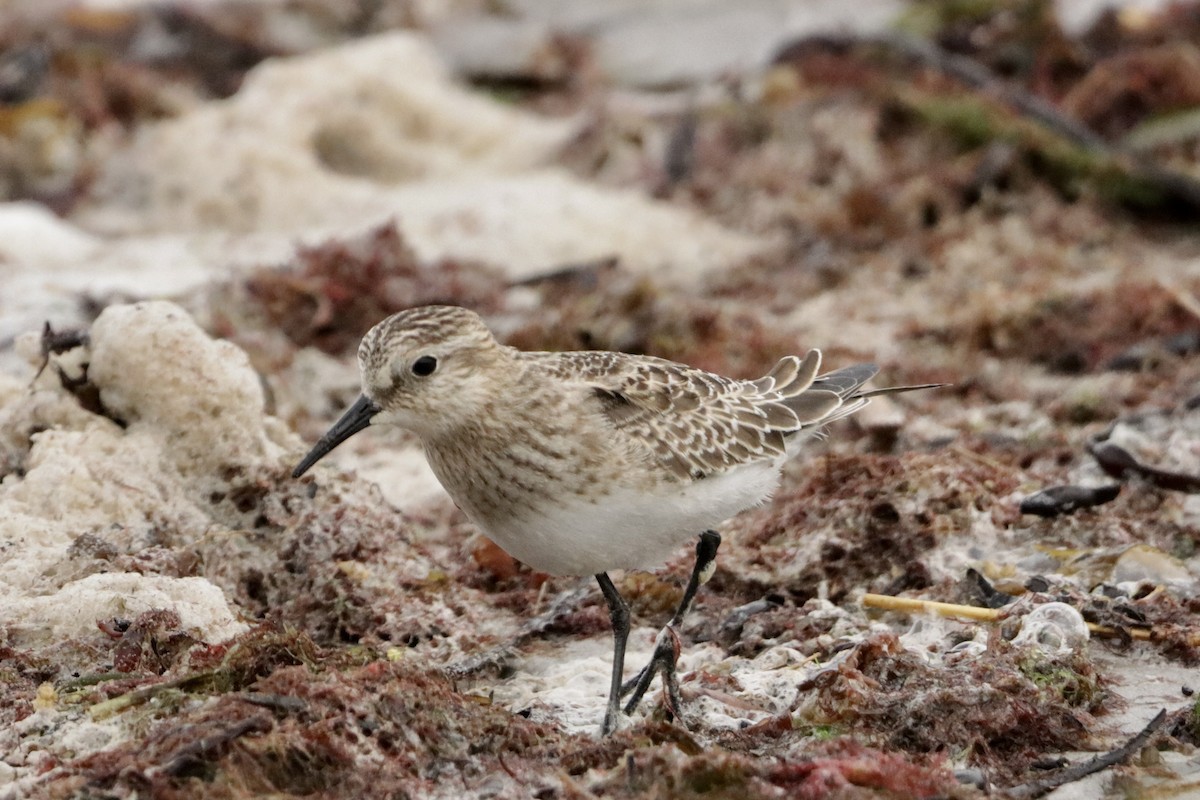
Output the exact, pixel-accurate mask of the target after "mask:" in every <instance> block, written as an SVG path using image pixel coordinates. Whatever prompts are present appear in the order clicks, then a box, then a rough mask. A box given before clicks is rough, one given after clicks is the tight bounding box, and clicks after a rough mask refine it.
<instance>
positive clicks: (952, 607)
mask: <svg viewBox="0 0 1200 800" xmlns="http://www.w3.org/2000/svg"><path fill="white" fill-rule="evenodd" d="M862 604H863V605H864V606H867V607H868V608H882V609H886V610H888V611H923V612H926V613H930V614H937V615H938V616H942V617H959V618H962V619H973V620H978V621H980V622H997V621H999V620H1000V618H1001V617H1003V616H1004V609H997V608H980V607H979V606H963V605H959V604H957V603H939V602H937V601H936V600H916V599H914V598H911V597H892V596H891V595H886V594H870V593H867V594H864V595H863V596H862ZM1087 626H1088V630H1089V631H1090V632H1091V634H1092V635H1093V636H1101V637H1104V638H1114V637H1119V636H1123V635H1125V634H1126V633H1128V634H1129V636H1130V638H1133V639H1141V640H1143V641H1149V640H1150V639H1153V638H1154V631H1152V630H1147V629H1145V628H1128V629H1125V630H1124V631H1122V630H1118V629H1116V628H1110V627H1108V626H1107V625H1097V624H1096V623H1094V622H1089V623H1087Z"/></svg>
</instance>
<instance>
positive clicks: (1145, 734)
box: [1000, 708, 1167, 800]
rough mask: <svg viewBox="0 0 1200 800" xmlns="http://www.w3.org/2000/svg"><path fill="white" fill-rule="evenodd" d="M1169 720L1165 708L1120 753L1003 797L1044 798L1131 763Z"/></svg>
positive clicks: (1007, 791) (1023, 786)
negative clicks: (1134, 756) (1110, 768)
mask: <svg viewBox="0 0 1200 800" xmlns="http://www.w3.org/2000/svg"><path fill="white" fill-rule="evenodd" d="M1166 719H1167V710H1166V709H1165V708H1164V709H1163V710H1162V711H1159V712H1158V714H1156V715H1155V717H1154V719H1152V720H1150V722H1149V724H1147V725H1146V727H1144V728H1142V730H1141V732H1140V733H1138V735H1137V736H1134V737H1133V738H1132V739H1130V740H1129V741H1128V742H1126V743H1125V744H1123V745H1121V746H1120V747H1118V748H1117V749H1116V750H1110V751H1109V752H1107V753H1103V754H1102V755H1098V756H1096V757H1095V758H1093V759H1091V760H1090V761H1085V762H1083V763H1082V764H1076V765H1075V766H1073V767H1068V768H1067V769H1064V770H1062V771H1061V772H1056V773H1054V774H1053V775H1047V776H1046V777H1045V778H1040V779H1038V780H1036V781H1030V782H1029V783H1022V784H1020V785H1019V786H1014V787H1012V788H1011V789H1005V790H1004V791H1003V792H1001V793H1000V796H1001V797H1004V798H1006V800H1029V798H1034V797H1041V796H1042V795H1044V794H1046V793H1048V792H1050V791H1053V790H1054V789H1057V788H1058V787H1060V786H1064V785H1066V784H1068V783H1073V782H1075V781H1078V780H1083V779H1084V778H1086V777H1087V776H1088V775H1091V774H1093V773H1096V772H1100V771H1101V770H1105V769H1108V768H1109V767H1111V766H1113V765H1115V764H1120V763H1122V762H1124V761H1128V760H1129V758H1130V757H1131V756H1133V755H1134V754H1135V753H1137V752H1138V751H1139V750H1141V749H1142V747H1143V746H1145V744H1146V742H1147V741H1149V740H1150V737H1151V736H1153V735H1154V734H1155V733H1157V732H1158V729H1159V728H1161V727H1162V725H1163V722H1164V721H1166Z"/></svg>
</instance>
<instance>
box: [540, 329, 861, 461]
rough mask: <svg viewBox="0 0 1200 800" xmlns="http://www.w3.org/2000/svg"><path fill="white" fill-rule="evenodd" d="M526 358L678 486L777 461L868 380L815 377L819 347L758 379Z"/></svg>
mask: <svg viewBox="0 0 1200 800" xmlns="http://www.w3.org/2000/svg"><path fill="white" fill-rule="evenodd" d="M523 355H524V356H526V357H528V358H530V359H535V360H537V361H539V362H540V364H541V366H543V367H545V368H546V369H549V370H550V371H552V372H554V373H555V374H556V376H557V377H558V378H560V379H563V380H568V381H572V382H575V383H578V384H580V385H581V386H582V387H583V388H585V389H587V390H588V394H589V395H590V397H589V401H590V402H595V403H597V404H598V406H599V409H600V411H601V413H603V414H604V416H605V417H606V418H607V419H608V420H609V422H611V423H612V424H613V425H614V426H615V427H616V428H617V429H618V430H620V431H621V432H623V433H626V434H628V435H629V436H631V437H632V438H633V439H634V440H636V441H638V442H640V443H641V444H642V446H644V447H645V448H646V450H647V451H648V453H649V454H650V456H651V457H652V458H653V459H654V460H656V461H657V462H658V463H660V464H662V465H663V466H665V467H667V468H668V470H669V471H670V472H671V473H672V474H674V475H675V476H676V477H677V478H679V479H682V480H688V479H693V480H694V479H699V478H703V477H705V476H708V475H711V474H713V473H715V472H720V471H722V470H726V469H730V468H733V467H736V466H738V465H740V464H747V463H751V462H754V461H763V460H775V459H777V458H780V457H782V456H784V455H785V453H786V446H787V439H788V437H789V436H790V435H791V434H793V433H795V432H796V431H798V430H800V429H802V428H805V427H809V426H812V425H817V424H822V423H823V422H824V421H826V420H828V419H829V418H830V417H831V416H841V415H842V414H840V413H839V412H840V411H842V408H843V399H844V397H845V395H844V394H842V393H841V391H839V390H841V389H842V388H843V387H844V386H849V385H850V384H854V386H855V387H857V386H858V385H860V384H861V381H859V382H858V383H854V381H855V380H857V379H858V377H859V376H860V375H863V374H865V373H864V372H863V371H861V370H860V371H857V372H854V373H852V374H848V375H844V374H843V373H846V372H847V371H846V370H839V371H838V372H834V373H830V375H831V376H833V377H834V378H835V380H833V381H825V379H824V378H818V377H817V375H816V373H817V370H818V369H820V364H821V354H820V352H819V351H817V350H810V351H809V352H808V354H807V355H806V356H805V357H804V358H803V359H800V358H797V357H796V356H789V357H787V358H784V359H781V360H780V361H779V363H778V364H776V365H775V367H774V369H772V370H771V372H770V373H768V374H767V375H766V376H764V377H763V378H760V379H758V380H756V381H738V380H732V379H730V378H725V377H722V376H720V375H714V374H712V373H710V372H705V371H704V370H700V369H695V368H693V367H687V366H684V365H682V364H675V363H673V362H669V361H664V360H661V359H652V358H647V357H644V356H626V355H622V354H620V353H607V352H605V353H598V352H597V353H592V352H578V353H554V354H543V353H524V354H523ZM848 369H850V370H853V369H855V368H848ZM871 369H872V372H871V374H873V368H871ZM838 376H841V377H838ZM867 377H869V375H868V376H867ZM864 379H865V378H864ZM851 391H852V389H851ZM853 405H854V406H855V407H856V408H857V406H858V405H859V404H853Z"/></svg>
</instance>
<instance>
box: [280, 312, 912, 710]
mask: <svg viewBox="0 0 1200 800" xmlns="http://www.w3.org/2000/svg"><path fill="white" fill-rule="evenodd" d="M358 362H359V367H360V369H361V371H362V387H363V394H362V396H361V397H360V398H359V399H358V401H357V402H355V403H354V405H353V406H351V407H350V409H349V410H348V411H346V413H345V414H344V415H343V416H342V418H341V419H340V420H338V422H337V423H335V424H334V426H333V427H332V428H331V429H330V430H329V432H328V433H326V434H325V436H323V437H322V438H321V440H320V441H319V442H317V444H316V445H315V446H314V447H313V449H312V450H311V451H310V452H309V454H308V455H307V456H305V457H304V460H303V461H301V462H300V464H299V465H298V466H297V467H296V469H295V471H294V472H293V473H292V475H293V477H297V478H298V477H300V476H301V475H303V474H304V473H305V472H306V471H307V470H308V469H309V468H310V467H311V466H312V465H313V464H315V463H316V462H317V461H318V460H319V459H320V458H321V457H322V456H324V455H325V454H326V453H328V452H329V451H330V450H332V449H333V448H334V447H336V446H337V445H338V444H340V443H341V442H343V441H345V440H346V439H347V438H349V437H350V436H352V435H353V434H355V433H357V432H358V431H360V430H362V429H364V428H366V427H367V426H368V425H382V424H392V425H400V426H402V427H404V428H408V429H409V430H411V431H413V432H415V433H416V434H417V435H418V436H419V437H420V439H421V443H422V444H423V445H424V448H425V456H426V458H427V459H428V460H429V465H430V467H432V468H433V472H434V474H435V475H437V478H438V480H440V481H441V483H442V486H444V487H445V489H446V491H447V492H449V494H450V496H451V497H452V498H453V499H454V502H455V503H457V504H458V506H459V507H460V508H461V509H462V510H463V511H464V512H465V513H466V514H467V516H468V517H470V518H471V520H472V521H473V522H474V523H475V524H476V525H478V526H479V527H480V528H481V529H482V530H483V531H484V533H486V534H487V535H488V536H489V537H491V538H492V539H493V540H494V541H495V542H496V543H497V544H499V545H500V546H501V547H503V548H504V549H505V550H506V551H508V553H510V554H511V555H512V556H514V557H515V558H517V559H519V560H521V561H523V562H525V563H526V564H528V565H529V566H531V567H533V568H534V569H537V570H541V571H543V572H548V573H551V574H554V575H594V576H595V578H596V581H597V582H598V583H599V585H600V590H601V592H602V593H603V595H604V598H605V601H606V602H607V603H608V608H609V616H610V618H611V620H612V625H613V638H614V653H613V668H612V682H611V685H610V687H609V698H608V706H607V709H606V712H605V716H604V724H603V729H602V730H603V732H604V733H609V732H611V731H612V730H613V729H614V728H615V726H616V724H617V718H618V715H619V708H620V700H621V698H622V697H623V696H624V695H625V694H627V693H629V692H632V693H633V694H632V696H631V698H630V700H629V702H628V704H627V705H626V708H625V712H626V713H630V712H631V711H632V710H633V709H634V708H635V707H636V705H637V703H638V702H639V700H640V699H641V697H642V695H643V694H644V693H645V691H646V689H647V688H648V687H649V685H650V682H651V681H652V680H653V678H654V675H655V674H656V672H658V671H661V672H662V674H663V678H664V685H665V686H666V689H667V696H668V701H669V702H670V703H671V704H672V705H673V706H674V707H673V708H672V711H673V712H675V713H676V714H677V713H678V712H679V708H680V707H679V692H678V683H677V680H676V677H675V661H676V659H677V657H678V652H679V642H678V637H677V636H676V634H675V627H676V626H677V625H679V624H680V622H681V621H682V619H683V616H684V614H685V613H686V612H687V609H688V606H689V605H690V603H691V601H692V598H693V596H694V595H695V593H696V590H697V589H698V588H699V586H700V585H701V584H702V583H704V581H705V580H707V578H708V576H709V575H710V574H711V571H712V568H713V565H714V562H715V559H716V554H717V547H718V546H719V545H720V541H721V539H720V536H719V535H718V534H717V533H716V532H715V531H713V530H712V527H713V526H715V525H717V524H719V523H721V522H723V521H724V520H726V519H728V518H729V517H731V516H733V515H734V514H737V513H738V512H739V511H742V510H743V509H746V508H749V507H751V506H755V505H758V504H760V503H762V502H763V501H764V500H766V499H767V498H768V497H769V496H770V495H771V493H772V492H773V491H774V490H775V488H776V486H777V485H778V483H779V471H780V467H781V466H782V464H783V463H784V462H785V461H786V460H787V458H788V457H789V456H790V455H792V454H793V453H794V452H795V450H796V447H795V444H796V440H797V439H798V438H799V437H797V435H796V434H798V433H800V432H801V431H805V430H811V429H813V428H816V427H818V426H821V425H825V424H827V423H829V422H832V421H833V420H836V419H840V418H842V417H844V416H846V415H848V414H851V413H853V412H855V411H857V410H858V409H860V408H862V407H863V406H864V405H866V403H867V401H868V400H867V399H868V397H870V396H871V395H874V394H881V393H884V392H895V391H907V390H909V389H915V388H925V387H899V388H895V389H881V390H876V391H874V392H861V391H859V388H860V387H861V386H862V385H863V383H865V382H866V381H867V380H868V379H869V378H870V377H872V376H873V375H874V374H875V373H876V371H877V370H876V367H875V366H874V365H872V364H858V365H855V366H851V367H846V368H844V369H840V370H837V371H836V372H830V373H828V374H825V375H820V376H819V375H817V371H818V370H819V368H820V365H821V354H820V352H819V351H817V350H809V351H808V354H807V355H805V356H804V357H803V358H799V357H797V356H788V357H786V358H784V359H782V360H781V361H780V362H779V363H778V364H776V366H775V368H774V369H772V370H771V372H770V373H769V374H768V375H766V376H764V377H762V378H759V379H758V380H755V381H746V380H733V379H731V378H725V377H722V376H720V375H714V374H712V373H710V372H705V371H703V370H700V369H695V368H692V367H688V366H685V365H683V364H677V363H674V362H672V361H666V360H663V359H660V358H651V357H648V356H638V355H627V354H624V353H610V352H571V353H533V352H523V351H520V350H516V349H514V348H512V347H506V346H504V345H501V344H500V343H499V342H497V341H496V339H495V337H494V336H493V335H492V333H491V331H490V330H488V328H487V326H486V325H485V324H484V322H483V320H482V319H480V318H479V316H478V315H477V314H475V313H474V312H472V311H468V310H467V309H464V308H457V307H452V306H427V307H422V308H413V309H410V310H407V311H402V312H400V313H398V314H395V315H393V316H391V317H388V318H387V319H386V320H384V321H383V322H381V323H379V324H378V325H376V326H375V327H374V328H372V329H371V330H370V331H369V332H368V333H367V335H366V336H365V337H364V338H363V341H362V345H361V346H360V347H359V350H358ZM698 532H702V533H700V534H699V535H700V540H699V543H698V544H697V547H696V563H695V566H694V568H693V570H692V575H691V579H690V581H689V582H688V586H687V588H686V590H685V592H684V597H683V601H682V602H681V603H680V606H679V609H678V611H677V612H676V614H675V616H674V617H673V618H672V619H671V621H670V622H669V623H668V624H667V626H666V627H664V628H663V631H662V632H661V633H660V634H659V637H658V641H657V643H656V646H655V652H654V656H653V657H652V659H651V661H650V663H649V664H648V665H647V666H646V668H645V669H643V670H642V671H641V673H639V675H638V676H637V677H636V678H634V679H633V680H631V681H630V682H629V684H626V685H624V686H623V685H622V681H621V678H622V671H623V666H624V660H625V643H626V639H627V638H628V635H629V608H628V606H627V605H626V604H625V601H624V600H623V599H622V598H621V596H620V594H618V592H617V590H616V587H615V586H613V583H612V581H611V580H610V579H609V577H608V574H607V573H608V572H609V571H610V570H614V569H646V568H652V567H655V566H657V565H659V564H661V563H662V562H663V561H664V560H666V558H667V557H668V556H670V555H671V553H672V552H673V551H675V549H676V548H678V547H679V545H680V544H682V543H683V542H684V541H686V540H687V539H688V538H689V537H692V536H695V535H697V533H698Z"/></svg>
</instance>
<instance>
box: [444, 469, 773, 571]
mask: <svg viewBox="0 0 1200 800" xmlns="http://www.w3.org/2000/svg"><path fill="white" fill-rule="evenodd" d="M778 484H779V464H778V463H772V462H770V461H766V462H759V463H754V464H747V465H744V466H741V467H738V468H736V469H735V470H733V471H731V472H729V473H726V474H723V475H716V476H713V477H711V478H705V479H704V480H700V481H696V482H694V483H689V484H686V485H680V486H675V487H668V488H667V489H666V490H665V491H660V492H656V493H648V492H647V493H643V492H638V491H635V490H632V489H628V488H621V489H618V490H617V491H614V492H612V493H611V494H608V495H605V496H603V497H599V498H597V499H596V500H595V501H594V502H589V501H586V500H583V499H582V498H579V497H577V496H572V497H571V498H570V501H569V502H568V503H565V504H556V505H542V506H540V507H538V508H532V509H529V511H528V512H527V513H523V514H519V515H513V516H509V517H506V518H505V519H503V520H501V521H499V522H496V521H493V523H492V524H491V525H482V524H480V527H481V528H483V530H484V532H485V533H487V535H488V536H489V537H491V538H492V539H493V540H494V541H495V542H496V544H498V545H500V546H501V547H502V548H504V550H505V551H507V552H508V553H509V554H510V555H512V556H513V557H514V558H516V559H518V560H520V561H522V562H524V563H526V564H528V565H529V566H531V567H533V568H534V569H536V570H539V571H542V572H549V573H551V574H554V575H594V574H596V573H599V572H607V571H609V570H613V569H652V568H654V567H657V566H658V565H660V564H661V563H662V562H663V561H665V560H666V559H667V558H669V557H670V556H671V555H672V554H673V553H674V552H675V551H676V550H678V549H679V548H680V547H681V546H682V545H683V544H684V543H686V542H688V541H690V540H692V539H693V538H695V537H696V536H697V535H698V534H700V533H701V532H702V531H705V530H708V529H709V528H712V527H715V526H716V525H719V524H720V523H722V522H724V521H725V520H727V519H729V518H730V517H732V516H733V515H734V514H737V513H738V512H739V511H742V510H743V509H746V508H750V507H752V506H756V505H759V504H760V503H762V502H763V501H764V500H766V499H767V498H768V497H770V495H771V493H772V492H774V491H775V488H776V487H777V486H778ZM464 510H466V511H467V513H468V515H470V510H469V509H464ZM476 523H477V524H479V523H480V521H479V520H476Z"/></svg>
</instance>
